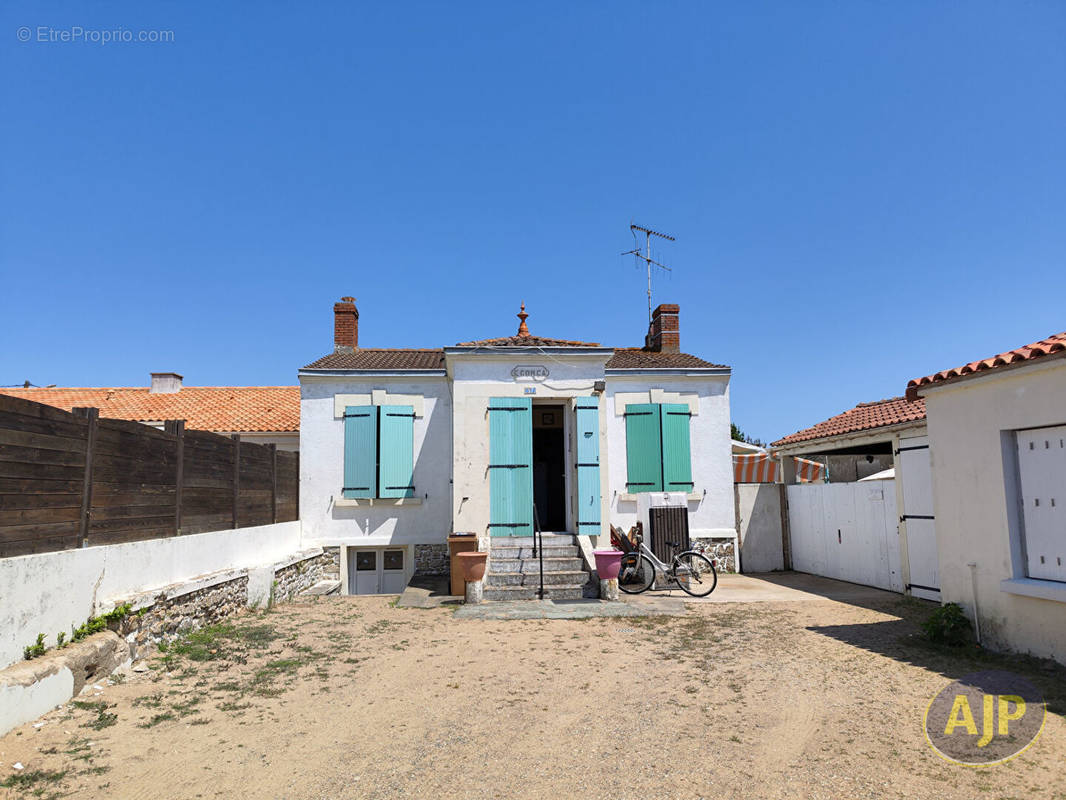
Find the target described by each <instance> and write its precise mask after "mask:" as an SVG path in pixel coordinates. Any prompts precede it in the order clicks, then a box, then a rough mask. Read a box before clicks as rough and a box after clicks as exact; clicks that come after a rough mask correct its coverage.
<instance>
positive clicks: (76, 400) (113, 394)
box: [0, 372, 300, 452]
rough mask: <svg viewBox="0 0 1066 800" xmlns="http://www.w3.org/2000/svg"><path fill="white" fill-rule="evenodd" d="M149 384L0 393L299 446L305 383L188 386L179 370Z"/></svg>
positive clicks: (106, 414) (157, 423)
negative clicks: (179, 422) (290, 384)
mask: <svg viewBox="0 0 1066 800" xmlns="http://www.w3.org/2000/svg"><path fill="white" fill-rule="evenodd" d="M151 378H152V380H151V384H150V385H149V386H119V387H110V388H72V387H57V386H49V387H47V388H36V387H32V388H29V387H28V388H15V389H0V394H6V395H11V396H12V397H21V398H23V399H25V400H32V401H33V402H35V403H43V404H44V405H48V406H54V407H55V408H61V409H63V410H64V411H70V410H71V409H72V408H79V407H92V408H98V409H100V416H101V417H107V418H109V419H125V420H130V421H132V422H141V423H144V424H145V425H151V426H152V427H155V428H162V427H163V423H164V422H165V421H167V420H171V419H183V420H185V427H186V428H190V429H194V430H201V431H211V432H213V433H219V434H223V435H231V434H235V433H236V434H240V436H241V439H242V440H243V441H247V442H251V443H253V444H275V445H277V447H278V450H291V451H294V452H295V451H298V450H299V449H300V387H298V386H184V385H183V383H182V376H181V375H179V374H177V373H176V372H153V373H152V374H151Z"/></svg>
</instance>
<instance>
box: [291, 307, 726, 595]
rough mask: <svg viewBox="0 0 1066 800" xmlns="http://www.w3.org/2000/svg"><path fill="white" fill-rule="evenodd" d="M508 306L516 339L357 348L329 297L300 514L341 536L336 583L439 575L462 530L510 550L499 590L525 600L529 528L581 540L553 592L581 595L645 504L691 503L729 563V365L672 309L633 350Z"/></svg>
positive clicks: (307, 412)
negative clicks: (600, 555) (553, 327)
mask: <svg viewBox="0 0 1066 800" xmlns="http://www.w3.org/2000/svg"><path fill="white" fill-rule="evenodd" d="M517 316H518V318H519V320H520V324H519V326H518V329H517V332H516V333H514V334H513V335H509V336H502V337H499V338H490V339H480V340H475V341H467V342H463V343H460V344H457V345H454V346H450V347H438V348H432V349H382V348H377V347H374V348H366V347H362V346H360V343H359V312H358V310H357V309H356V306H355V302H354V300H353V299H352V298H350V297H346V298H342V300H341V302H339V303H337V304H335V305H334V347H333V350H332V352H330V353H328V354H327V355H325V356H323V357H322V358H319V359H318V360H316V361H314V362H312V363H310V364H308V365H307V366H305V367H303V368H302V369H301V370H300V371H299V380H300V391H301V411H300V416H301V426H302V430H301V474H300V481H301V486H300V509H301V517H302V519H303V525H304V533H305V536H307V537H309V538H310V539H313V540H315V541H317V542H319V543H321V544H324V545H336V546H340V547H342V548H344V553H343V554H342V558H341V565H342V571H343V575H342V581H343V585H344V587H345V589H346V590H347V591H348V592H350V593H363V592H374V591H379V592H386V591H395V590H396V589H397V588H398V587H400V586H402V584H403V582H405V581H406V580H407V578H409V577H410V576H411V575H412V574H413V573H414V572H416V571H417V572H421V573H438V574H439V573H443V572H446V571H447V559H448V546H447V537H448V535H449V534H450V533H452V532H457V533H458V532H468V533H473V534H475V535H476V536H477V539H478V542H479V545H480V547H481V549H490V550H491V549H495V548H508V547H510V548H511V549H510V552H509V553H508V554H509V555H513V556H514V557H515V559H516V563H515V564H512V565H511V566H512V567H513V571H511V572H508V573H507V574H506V575H501V576H499V577H498V578H496V579H494V578H493V576H492V575H491V574H490V576H489V584H490V586H492V585H495V586H498V587H499V590H498V591H496V592H495V594H496V596H514V597H519V596H521V597H528V596H531V593H530V587H529V581H527V580H526V579H525V576H523V575H522V574H521V573H522V571H523V569H522V568H521V567H522V565H520V564H518V563H517V559H518V558H519V557H520V556H521V555H522V551H521V550H519V549H518V547H516V545H518V544H520V543H521V542H522V540H523V539H526V541H528V538H527V537H530V536H531V535H532V534H533V532H534V528H535V526H539V529H540V530H542V531H549V532H554V533H558V534H562V537H563V538H560V539H557V540H554V544H553V546H555V547H559V548H563V547H567V548H574V549H572V550H565V551H564V550H563V549H560V550H558V552H557V555H558V563H557V564H555V565H554V566H556V567H558V568H559V574H558V575H553V576H550V580H551V582H552V583H553V586H552V592H553V596H555V597H567V596H577V597H580V596H581V585H582V584H584V582H585V581H587V574H581V573H582V572H583V571H584V572H587V569H588V560H589V556H590V553H591V548H592V546H596V545H597V544H600V545H603V544H604V543H605V542H607V541H608V533H609V528H608V525H609V524H611V523H613V524H615V525H620V526H622V527H623V528H628V527H629V526H631V525H633V524H635V523H636V522H637V520H638V519H642V520H644V521H645V524H647V517H648V514H649V507H650V506H651V505H653V504H655V503H673V504H674V505H675V506H677V507H679V508H683V509H685V512H687V519H688V525H689V532H690V537H691V540H692V543H693V545H695V546H699V547H701V548H702V549H703V550H705V551H706V552H710V553H712V554H714V555H715V557H718V558H720V559H721V560H722V563H723V565H725V564H726V563H727V562H728V561H729V559H731V558H732V557H733V556H734V555H735V551H734V548H735V543H736V532H735V528H734V511H733V495H732V463H731V456H730V427H729V422H730V420H729V378H730V370H729V368H728V367H726V366H723V365H721V364H715V363H711V362H708V361H705V360H703V359H702V358H698V357H697V356H693V355H688V354H686V353H683V352H681V348H680V329H679V322H678V320H679V308H678V306H676V305H671V304H663V305H660V306H659V307H658V308H656V309H655V311H654V313H653V315H652V320H651V323H650V328H649V332H648V334H647V336H646V337H645V343H644V346H642V347H606V346H602V345H600V344H598V343H595V342H580V341H573V340H568V339H557V338H551V337H547V336H541V335H539V334H534V333H532V332H531V331H530V326H529V325H528V323H527V319H528V317H529V314H528V313H526V310H525V306H524V305H523V306H522V308H521V311H520V312H519V313H518V315H517ZM685 512H682V513H685ZM502 554H503V551H502V550H501V551H500V555H502ZM578 555H580V556H581V558H580V562H579V561H578V559H577V558H576V556H578ZM497 560H499V561H502V560H503V559H497ZM552 566H553V565H552V564H549V565H548V570H549V572H551V571H552V570H551V567H552ZM492 569H493V567H492V566H491V564H490V571H491V570H492ZM507 587H511V588H510V589H508V588H507ZM486 596H487V597H491V596H492V595H490V594H489V593H488V592H487V594H486Z"/></svg>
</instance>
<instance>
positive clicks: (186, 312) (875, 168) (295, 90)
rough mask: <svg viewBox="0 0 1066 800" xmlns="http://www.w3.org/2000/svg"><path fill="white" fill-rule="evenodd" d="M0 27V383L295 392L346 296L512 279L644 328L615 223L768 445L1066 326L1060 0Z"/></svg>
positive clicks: (372, 332)
mask: <svg viewBox="0 0 1066 800" xmlns="http://www.w3.org/2000/svg"><path fill="white" fill-rule="evenodd" d="M22 26H26V27H27V28H29V29H30V33H31V34H32V38H31V41H29V42H20V41H19V40H18V36H19V28H20V27H22ZM38 26H50V27H51V28H53V29H54V30H55V31H57V32H58V31H65V30H69V29H70V28H71V27H72V26H81V27H82V28H83V29H86V30H88V29H106V30H115V29H118V30H120V31H121V30H123V29H124V30H128V31H132V32H133V33H134V35H136V32H137V31H140V30H142V29H143V30H167V31H173V39H174V41H173V42H169V43H157V44H147V43H145V44H140V43H111V44H98V43H92V42H66V43H64V42H62V41H57V42H40V41H36V39H37V36H38V33H39V31H38ZM48 35H49V34H48V33H47V31H46V32H45V36H48ZM57 35H58V34H57ZM0 42H2V45H0V81H2V92H3V95H2V96H3V105H2V108H3V113H2V119H3V123H2V125H0V147H2V152H3V158H2V166H0V170H2V171H0V193H2V194H0V273H2V282H0V286H2V288H0V326H2V327H0V331H2V334H0V343H2V346H0V384H13V383H21V382H22V381H23V380H26V379H29V380H31V381H32V382H33V383H35V384H41V385H44V384H51V383H55V384H59V385H144V384H145V383H146V382H147V379H148V372H149V371H152V370H176V371H178V372H181V373H183V374H184V375H185V377H186V382H187V383H189V384H198V385H204V384H235V385H247V384H283V383H295V381H296V370H297V368H298V367H300V366H302V365H303V364H305V363H307V362H309V361H311V360H312V359H314V358H316V357H318V356H320V355H322V354H324V353H325V352H326V351H328V350H329V349H330V348H331V345H332V328H331V326H332V319H331V313H332V312H331V308H332V303H333V301H334V300H335V299H336V298H338V297H339V296H340V295H343V294H352V295H354V296H355V297H356V298H358V304H359V308H360V311H361V315H362V318H361V343H362V344H364V345H365V346H378V347H407V346H439V345H445V344H454V343H455V342H458V341H461V340H466V339H471V338H481V337H488V336H498V335H506V334H510V333H511V332H513V330H514V328H515V327H516V324H517V321H516V319H515V317H514V314H515V312H516V311H517V310H518V303H519V301H521V300H525V302H526V304H527V308H528V311H529V312H530V314H531V316H530V320H529V324H530V328H531V330H532V331H533V332H534V333H539V334H542V335H547V336H557V337H564V338H575V339H590V340H594V341H601V342H604V343H605V344H618V345H634V344H640V343H641V341H642V337H643V334H644V331H645V327H646V319H645V315H646V308H645V304H646V300H645V296H644V276H643V273H642V272H640V271H638V270H637V269H636V268H635V267H634V264H633V262H632V260H631V259H627V258H621V257H620V256H619V253H620V252H621V251H623V250H627V249H629V248H630V247H631V246H632V239H631V237H630V234H629V231H628V225H629V223H630V221H631V220H634V221H637V222H638V223H640V224H644V225H647V226H650V227H653V228H658V229H661V230H666V231H669V232H671V233H673V234H675V235H676V236H677V243H676V244H673V245H670V246H669V247H668V248H664V249H661V250H660V251H659V255H660V256H661V257H662V258H664V259H666V260H667V261H668V263H670V264H672V265H673V267H674V272H673V274H672V275H671V276H669V277H668V278H666V279H663V280H659V281H658V283H657V287H656V298H655V299H656V301H657V302H677V303H679V304H680V305H681V341H682V347H683V349H684V350H686V351H688V352H691V353H695V354H697V355H700V356H702V357H704V358H707V359H710V360H712V361H718V362H724V363H728V364H731V365H732V366H733V367H734V373H733V382H732V399H733V417H734V420H735V421H736V422H737V423H738V424H739V425H740V426H741V427H742V428H743V429H744V430H746V431H747V432H748V433H749V434H752V435H755V436H759V437H761V438H763V439H766V440H769V439H773V438H777V437H779V436H782V435H784V434H787V433H789V432H791V431H793V430H795V429H798V428H801V427H805V426H806V425H809V424H812V423H814V422H816V421H818V420H821V419H823V418H825V417H827V416H829V415H831V414H834V413H837V412H839V411H841V410H843V409H845V408H848V407H851V406H852V405H854V404H855V403H856V402H859V401H865V400H872V399H878V398H881V397H887V396H892V395H898V394H901V393H902V392H903V389H904V387H905V384H906V382H907V380H908V379H909V378H911V377H915V376H918V375H921V374H925V373H928V372H931V371H934V370H937V369H941V368H945V367H949V366H953V365H955V364H958V363H962V362H965V361H968V360H971V359H974V358H978V357H983V356H986V355H989V354H992V353H994V352H998V351H999V350H1002V349H1004V348H1008V347H1012V346H1017V345H1020V344H1024V343H1026V342H1030V341H1033V340H1035V339H1038V338H1042V337H1044V336H1046V335H1048V334H1050V333H1053V332H1057V331H1062V330H1066V289H1064V282H1063V280H1062V274H1063V263H1064V256H1066V45H1064V42H1066V3H1062V2H1010V3H1007V2H995V3H981V2H966V3H958V2H945V3H931V2H892V3H883V2H876V3H874V2H871V3H859V2H856V3H840V2H830V3H792V2H787V3H785V2H782V3H766V4H760V3H749V2H735V3H729V4H726V3H717V4H711V3H684V4H677V3H673V4H662V3H647V2H641V3H614V4H603V3H595V4H594V3H590V2H576V3H561V2H560V3H555V4H550V3H548V4H543V3H542V4H515V3H484V4H478V5H472V4H465V3H424V4H423V3H372V4H371V3H366V4H362V5H360V6H359V7H356V6H355V4H348V3H343V4H342V3H338V4H336V5H334V6H332V7H321V8H320V7H312V6H311V5H309V4H295V3H292V4H288V5H282V4H275V3H256V4H248V3H230V4H226V5H221V4H215V3H189V2H168V3H162V2H143V1H139V2H132V3H119V2H107V3H100V2H82V3H62V2H48V3H40V2H22V3H19V2H15V3H6V4H4V7H3V10H2V11H0Z"/></svg>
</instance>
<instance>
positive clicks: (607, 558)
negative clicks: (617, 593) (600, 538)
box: [592, 550, 622, 581]
mask: <svg viewBox="0 0 1066 800" xmlns="http://www.w3.org/2000/svg"><path fill="white" fill-rule="evenodd" d="M592 555H594V556H595V557H596V572H597V573H598V574H599V576H600V580H601V581H613V580H617V578H618V569H619V568H620V567H621V566H622V551H621V550H593V551H592Z"/></svg>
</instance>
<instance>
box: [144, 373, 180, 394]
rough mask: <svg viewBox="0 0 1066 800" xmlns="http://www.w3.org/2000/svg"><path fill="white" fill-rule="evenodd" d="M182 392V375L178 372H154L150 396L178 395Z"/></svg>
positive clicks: (149, 391)
mask: <svg viewBox="0 0 1066 800" xmlns="http://www.w3.org/2000/svg"><path fill="white" fill-rule="evenodd" d="M180 391H181V375H179V374H178V373H176V372H153V373H152V385H151V386H150V387H149V389H148V393H149V394H177V393H178V392H180Z"/></svg>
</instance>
